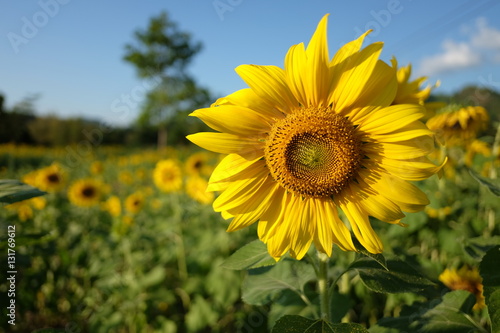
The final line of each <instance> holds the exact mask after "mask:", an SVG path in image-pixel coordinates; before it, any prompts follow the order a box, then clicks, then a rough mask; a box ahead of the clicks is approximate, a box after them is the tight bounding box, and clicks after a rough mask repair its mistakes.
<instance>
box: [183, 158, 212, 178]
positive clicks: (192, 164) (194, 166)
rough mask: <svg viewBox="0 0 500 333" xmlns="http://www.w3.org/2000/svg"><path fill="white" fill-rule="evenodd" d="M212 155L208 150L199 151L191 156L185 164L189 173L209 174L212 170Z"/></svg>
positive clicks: (194, 174)
mask: <svg viewBox="0 0 500 333" xmlns="http://www.w3.org/2000/svg"><path fill="white" fill-rule="evenodd" d="M209 160H210V156H209V155H208V154H207V153H206V152H198V153H194V154H192V155H191V156H189V157H188V158H187V160H186V162H185V164H184V167H185V170H186V173H187V174H188V175H192V176H196V175H207V174H210V172H211V171H212V169H213V168H212V167H211V166H210V164H209Z"/></svg>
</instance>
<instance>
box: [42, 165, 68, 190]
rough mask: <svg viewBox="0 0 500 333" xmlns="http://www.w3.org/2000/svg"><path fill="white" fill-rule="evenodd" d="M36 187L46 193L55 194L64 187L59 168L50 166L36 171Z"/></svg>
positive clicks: (62, 176) (61, 172) (62, 175)
mask: <svg viewBox="0 0 500 333" xmlns="http://www.w3.org/2000/svg"><path fill="white" fill-rule="evenodd" d="M35 183H36V186H37V187H38V188H39V189H40V190H42V191H47V192H57V191H59V190H61V189H62V188H63V187H64V184H65V181H64V174H63V171H62V169H61V167H60V166H59V165H57V164H52V165H51V166H48V167H46V168H43V169H40V170H38V172H37V173H36V178H35Z"/></svg>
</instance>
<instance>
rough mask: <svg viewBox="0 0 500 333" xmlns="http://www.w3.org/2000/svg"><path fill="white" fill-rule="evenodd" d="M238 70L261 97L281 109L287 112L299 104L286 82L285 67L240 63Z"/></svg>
mask: <svg viewBox="0 0 500 333" xmlns="http://www.w3.org/2000/svg"><path fill="white" fill-rule="evenodd" d="M236 72H237V73H238V75H239V76H240V77H241V78H242V79H243V80H244V81H245V82H246V83H247V84H248V86H249V87H250V88H251V89H252V90H253V91H254V92H255V93H256V94H257V95H258V96H259V97H261V98H263V99H264V100H266V102H267V103H269V104H270V105H273V106H275V107H277V108H278V109H279V110H280V111H282V112H285V113H287V112H289V111H290V109H292V108H294V107H296V106H298V102H297V100H296V99H295V97H294V96H293V94H292V92H291V91H290V88H288V85H287V84H286V77H285V73H284V71H283V69H281V68H279V67H276V66H258V65H240V66H238V67H237V68H236Z"/></svg>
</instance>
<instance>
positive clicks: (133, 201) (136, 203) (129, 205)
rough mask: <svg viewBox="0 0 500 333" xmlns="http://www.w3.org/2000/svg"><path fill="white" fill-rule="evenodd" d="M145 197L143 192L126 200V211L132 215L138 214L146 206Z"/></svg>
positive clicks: (134, 194) (133, 194)
mask: <svg viewBox="0 0 500 333" xmlns="http://www.w3.org/2000/svg"><path fill="white" fill-rule="evenodd" d="M144 202H145V197H144V194H143V193H142V192H135V193H132V194H131V195H129V196H128V197H127V198H126V199H125V209H126V210H127V211H128V212H129V213H131V214H137V213H138V212H140V211H141V209H142V207H143V206H144Z"/></svg>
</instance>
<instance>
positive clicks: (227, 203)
mask: <svg viewBox="0 0 500 333" xmlns="http://www.w3.org/2000/svg"><path fill="white" fill-rule="evenodd" d="M245 171H246V172H247V174H248V177H247V178H244V179H239V180H235V181H233V182H232V183H231V184H230V185H229V187H227V188H226V189H225V190H224V192H222V193H221V194H220V195H219V196H218V197H217V199H215V201H214V203H213V208H214V210H215V211H216V212H221V211H230V210H231V209H232V208H234V207H237V206H240V205H242V204H243V203H244V202H245V201H247V200H248V196H249V194H252V193H255V191H257V190H258V189H259V188H260V187H261V186H262V183H263V182H265V181H266V179H267V177H268V171H267V169H266V168H265V167H263V166H262V165H261V164H253V165H251V166H250V167H248V168H247V170H245ZM230 213H231V214H233V213H232V212H231V211H230Z"/></svg>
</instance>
